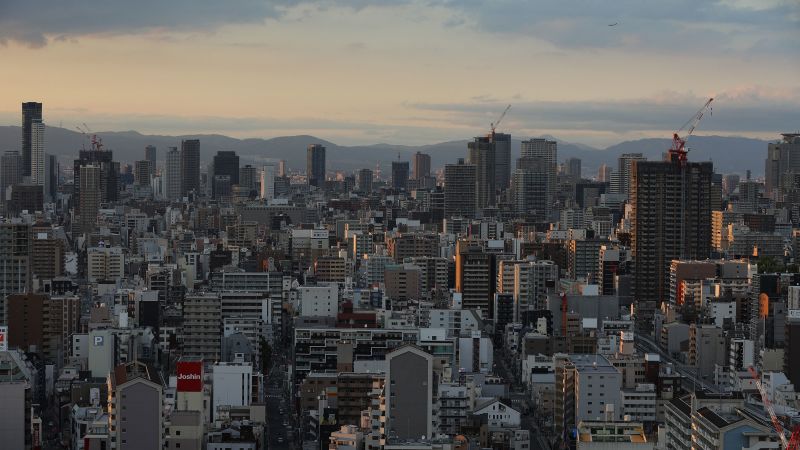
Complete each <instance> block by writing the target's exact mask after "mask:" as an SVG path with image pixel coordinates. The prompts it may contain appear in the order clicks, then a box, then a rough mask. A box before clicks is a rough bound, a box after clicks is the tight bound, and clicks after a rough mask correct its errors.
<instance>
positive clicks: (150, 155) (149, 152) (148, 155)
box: [144, 145, 158, 171]
mask: <svg viewBox="0 0 800 450" xmlns="http://www.w3.org/2000/svg"><path fill="white" fill-rule="evenodd" d="M144 159H146V160H148V161H150V167H152V168H153V171H155V168H156V161H157V160H158V150H157V149H156V146H155V145H148V146H147V147H145V148H144Z"/></svg>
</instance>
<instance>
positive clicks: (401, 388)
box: [384, 345, 433, 440]
mask: <svg viewBox="0 0 800 450" xmlns="http://www.w3.org/2000/svg"><path fill="white" fill-rule="evenodd" d="M386 369H387V370H386V380H387V382H386V384H385V385H384V386H385V389H386V392H385V400H386V430H385V432H386V433H385V434H386V436H391V437H392V438H397V439H405V440H408V439H419V438H421V437H422V436H425V437H430V436H432V434H433V356H431V355H430V354H429V353H427V352H426V351H424V350H422V349H421V348H419V347H417V346H415V345H404V346H402V347H399V348H397V349H395V350H394V351H392V352H391V353H389V354H387V355H386Z"/></svg>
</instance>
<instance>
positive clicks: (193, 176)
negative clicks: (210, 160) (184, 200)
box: [180, 139, 239, 195]
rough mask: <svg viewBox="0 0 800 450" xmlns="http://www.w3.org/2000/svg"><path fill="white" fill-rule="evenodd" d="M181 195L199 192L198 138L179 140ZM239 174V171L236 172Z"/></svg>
mask: <svg viewBox="0 0 800 450" xmlns="http://www.w3.org/2000/svg"><path fill="white" fill-rule="evenodd" d="M180 155H181V195H186V194H188V193H190V192H195V193H199V192H200V140H198V139H186V140H183V141H181V153H180ZM236 176H237V177H238V176H239V173H238V172H237V173H236Z"/></svg>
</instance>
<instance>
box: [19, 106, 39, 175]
mask: <svg viewBox="0 0 800 450" xmlns="http://www.w3.org/2000/svg"><path fill="white" fill-rule="evenodd" d="M35 122H39V123H41V122H42V104H41V103H37V102H26V103H23V104H22V176H30V175H31V162H32V156H33V130H34V126H33V124H34V123H35Z"/></svg>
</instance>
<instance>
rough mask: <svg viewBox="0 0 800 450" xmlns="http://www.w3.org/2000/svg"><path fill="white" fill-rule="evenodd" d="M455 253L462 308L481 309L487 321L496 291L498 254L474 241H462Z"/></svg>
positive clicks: (492, 309) (457, 282)
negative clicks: (496, 258) (496, 259)
mask: <svg viewBox="0 0 800 450" xmlns="http://www.w3.org/2000/svg"><path fill="white" fill-rule="evenodd" d="M455 253H456V292H458V293H460V294H461V302H462V306H463V308H464V309H479V310H480V313H481V314H482V315H483V317H484V318H491V316H492V314H493V313H494V307H493V305H492V300H493V298H494V293H495V290H496V288H497V275H496V272H497V265H496V264H495V255H494V254H492V253H487V252H486V249H485V248H484V247H483V245H482V244H481V242H479V241H472V240H459V241H458V242H457V243H456V252H455Z"/></svg>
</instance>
